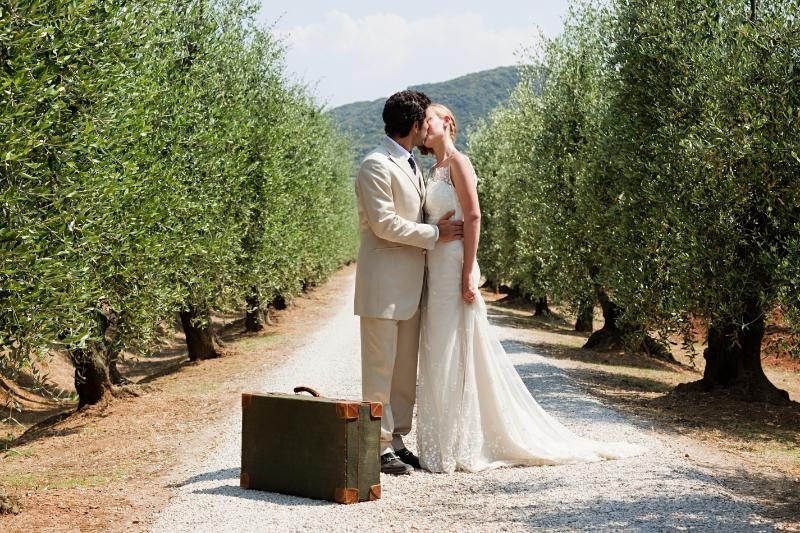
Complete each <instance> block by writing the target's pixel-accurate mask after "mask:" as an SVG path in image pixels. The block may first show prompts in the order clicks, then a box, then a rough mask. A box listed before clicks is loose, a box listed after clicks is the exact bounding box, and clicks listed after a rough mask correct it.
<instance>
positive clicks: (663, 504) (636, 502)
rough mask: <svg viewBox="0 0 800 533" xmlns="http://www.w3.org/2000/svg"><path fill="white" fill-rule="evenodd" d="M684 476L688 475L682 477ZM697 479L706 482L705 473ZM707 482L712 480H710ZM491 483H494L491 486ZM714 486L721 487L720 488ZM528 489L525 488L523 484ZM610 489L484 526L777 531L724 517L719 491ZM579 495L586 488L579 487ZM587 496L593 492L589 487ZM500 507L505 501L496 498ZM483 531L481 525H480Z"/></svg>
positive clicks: (522, 510)
mask: <svg viewBox="0 0 800 533" xmlns="http://www.w3.org/2000/svg"><path fill="white" fill-rule="evenodd" d="M676 474H678V473H676ZM680 474H684V475H685V474H687V473H686V472H681V473H680ZM692 475H697V476H704V475H703V474H701V473H700V472H699V471H696V472H695V473H693V474H692ZM704 477H707V476H704ZM487 481H488V480H487ZM710 483H712V484H714V485H716V483H715V482H713V481H710ZM522 485H524V484H522ZM604 489H607V487H599V490H598V491H597V492H604V493H603V494H602V495H598V496H596V497H593V498H587V499H575V500H574V501H572V502H570V504H569V505H557V503H556V504H554V505H550V506H543V505H541V504H539V505H536V504H531V505H521V506H515V505H510V506H508V507H506V508H504V509H498V511H502V512H498V513H495V515H494V516H491V515H489V516H486V515H485V516H484V517H483V518H482V519H481V522H480V525H481V526H483V527H486V528H487V529H492V527H496V528H498V529H500V528H501V527H502V526H503V524H506V525H507V524H508V523H509V522H511V523H515V524H522V525H525V526H528V527H531V528H534V529H536V528H542V529H552V530H559V531H561V530H569V531H576V530H597V531H616V530H625V531H672V530H686V529H696V530H701V531H726V532H736V531H747V532H749V531H754V530H756V531H757V530H759V529H763V530H768V529H771V527H769V526H768V525H766V524H763V523H761V521H760V520H759V519H758V518H757V517H756V516H755V515H754V513H745V514H733V513H726V512H720V511H721V510H722V511H724V510H725V509H730V507H731V506H730V499H729V497H728V496H727V495H724V494H720V491H719V490H716V491H713V492H711V493H704V494H691V493H690V494H681V493H672V494H657V495H652V494H647V493H643V494H641V495H637V497H635V498H633V499H622V498H615V497H614V494H613V493H612V491H610V490H608V492H605V491H604ZM484 490H485V492H486V493H487V494H494V495H495V496H496V495H497V494H498V492H499V493H500V494H502V492H503V490H504V485H497V484H493V483H487V484H486V487H485V489H484ZM515 490H516V491H526V492H527V491H530V492H535V493H537V494H540V495H541V494H542V493H543V492H546V490H547V489H546V488H542V487H540V486H538V484H536V483H531V484H529V486H527V487H525V486H522V487H517V488H516V489H515ZM576 490H580V488H578V487H576ZM583 490H584V491H587V490H588V488H587V487H584V489H583ZM495 501H502V499H501V498H496V499H495ZM454 512H455V513H457V514H458V515H460V516H459V518H463V519H464V520H470V519H472V520H473V521H474V514H472V513H470V509H469V508H468V506H466V505H465V506H464V507H463V509H461V510H458V509H455V510H454ZM476 525H478V524H476Z"/></svg>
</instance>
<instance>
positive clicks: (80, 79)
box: [0, 0, 356, 368]
mask: <svg viewBox="0 0 800 533" xmlns="http://www.w3.org/2000/svg"><path fill="white" fill-rule="evenodd" d="M256 9H257V5H256V4H255V3H251V2H246V1H243V0H227V1H219V2H212V1H209V0H196V1H182V2H179V3H177V4H176V3H174V2H166V1H156V2H125V1H122V0H93V1H89V0H84V1H80V2H74V1H66V0H64V1H57V0H54V1H48V2H34V3H29V2H10V3H4V4H3V5H2V6H0V65H2V66H1V67H0V131H2V132H3V135H2V137H0V358H2V359H3V366H5V367H9V368H10V367H14V366H21V365H26V364H28V362H29V361H30V359H31V357H32V356H33V355H34V354H35V353H37V351H46V350H48V349H50V348H52V347H53V346H64V345H68V346H83V345H85V344H87V343H91V342H99V341H100V340H101V339H100V337H101V335H102V333H103V332H104V329H105V328H103V326H102V321H103V319H104V318H105V317H108V316H113V317H114V319H115V322H114V323H115V325H116V327H115V328H114V332H113V336H114V338H113V339H111V341H112V342H113V343H114V344H115V345H116V346H118V347H125V348H127V349H138V350H147V349H148V348H149V347H150V346H151V345H152V341H153V340H154V336H155V333H156V331H157V325H158V324H159V323H160V322H162V321H164V320H171V319H172V317H174V314H175V313H176V312H177V311H179V310H182V309H185V308H187V307H188V306H190V305H193V306H198V307H200V308H203V307H215V308H222V309H224V308H235V307H240V306H241V302H242V300H243V299H244V297H245V296H247V295H250V294H251V293H252V292H253V290H254V289H255V290H256V291H257V292H258V293H260V294H261V295H263V296H264V300H263V301H264V304H266V303H267V302H268V301H269V300H268V299H269V298H270V297H272V296H275V295H279V294H280V295H287V296H289V295H291V294H294V293H296V292H297V291H298V290H300V288H301V287H302V286H303V285H304V284H308V283H313V282H316V281H318V280H320V279H322V278H323V277H324V276H326V275H327V274H329V273H330V272H331V271H332V270H334V269H335V268H337V267H338V266H339V265H340V264H342V263H343V262H345V261H347V260H350V259H352V258H353V256H354V253H355V247H356V242H355V235H356V231H355V217H356V215H355V208H354V201H353V195H352V184H351V180H350V176H349V169H350V164H351V158H350V154H349V150H348V147H347V145H346V144H344V141H343V139H342V136H341V135H339V134H338V133H337V132H336V131H335V130H334V129H333V127H332V125H331V124H330V121H329V119H328V118H327V116H326V115H325V114H323V113H322V112H321V110H320V109H319V106H318V105H317V104H315V103H314V102H313V101H312V100H311V99H310V98H309V96H308V95H307V94H306V93H305V91H304V89H303V88H301V87H297V86H293V85H291V84H290V83H289V82H287V81H286V79H285V76H284V71H285V68H284V65H283V49H282V47H281V45H280V44H279V43H278V42H277V41H276V40H275V39H274V38H273V37H272V36H271V35H270V33H269V32H268V31H266V30H264V29H261V28H259V27H257V26H256V25H255V24H254V22H253V14H254V13H255V11H256ZM106 341H108V339H106Z"/></svg>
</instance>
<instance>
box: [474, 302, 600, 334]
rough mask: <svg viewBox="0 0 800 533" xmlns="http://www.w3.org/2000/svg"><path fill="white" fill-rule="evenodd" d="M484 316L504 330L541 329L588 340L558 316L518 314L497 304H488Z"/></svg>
mask: <svg viewBox="0 0 800 533" xmlns="http://www.w3.org/2000/svg"><path fill="white" fill-rule="evenodd" d="M486 314H487V315H488V317H489V320H490V321H491V322H492V324H495V325H497V326H501V327H505V328H515V329H531V328H535V329H541V330H544V331H549V332H551V333H558V334H560V335H568V336H570V337H580V338H583V339H588V338H589V334H587V333H583V332H580V331H575V328H574V327H573V326H574V324H570V323H569V322H567V321H566V320H564V319H563V318H561V317H560V316H559V315H556V314H550V315H547V316H533V315H532V314H520V312H514V311H511V310H509V309H507V308H506V306H503V307H500V306H498V305H497V304H492V303H488V304H487V310H486Z"/></svg>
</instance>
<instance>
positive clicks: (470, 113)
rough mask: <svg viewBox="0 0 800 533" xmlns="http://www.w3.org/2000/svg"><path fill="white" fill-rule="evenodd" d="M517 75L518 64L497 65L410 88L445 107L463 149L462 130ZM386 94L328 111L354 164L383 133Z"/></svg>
mask: <svg viewBox="0 0 800 533" xmlns="http://www.w3.org/2000/svg"><path fill="white" fill-rule="evenodd" d="M519 79H520V71H519V68H518V67H499V68H495V69H492V70H484V71H481V72H475V73H472V74H467V75H466V76H461V77H459V78H455V79H452V80H448V81H443V82H440V83H428V84H424V85H415V86H411V87H409V88H410V89H417V90H418V91H422V92H424V93H425V94H427V95H428V96H430V98H431V100H433V101H434V102H440V103H443V104H445V105H446V106H447V107H449V108H450V109H451V110H452V111H453V114H455V116H456V120H457V121H458V127H459V135H458V140H457V143H456V144H457V145H458V147H459V149H462V150H463V149H466V145H465V142H466V138H467V136H466V133H467V132H468V131H469V130H470V128H471V127H472V126H474V125H475V123H476V122H477V121H478V120H479V119H481V118H482V117H484V116H486V115H487V114H488V113H489V112H490V111H491V110H492V109H494V108H495V107H497V105H498V104H500V103H501V102H503V101H505V100H506V99H507V98H508V96H509V94H510V93H511V91H513V90H514V87H516V86H517V83H518V82H519ZM385 101H386V98H379V99H377V100H372V101H370V102H355V103H352V104H345V105H343V106H339V107H336V108H334V109H332V110H330V111H329V112H330V113H331V115H333V117H334V120H335V121H336V123H337V124H338V125H339V126H340V127H341V129H342V130H343V131H344V132H345V133H347V134H348V135H349V136H350V138H351V141H352V145H353V149H354V151H355V162H356V164H358V163H359V162H360V161H361V159H362V158H363V157H364V156H365V155H366V154H367V152H368V151H369V150H371V149H372V148H374V147H375V145H377V144H378V142H379V141H380V138H381V137H382V136H383V120H382V119H381V112H382V111H383V103H384V102H385Z"/></svg>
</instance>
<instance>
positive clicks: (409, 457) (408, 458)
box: [394, 448, 422, 470]
mask: <svg viewBox="0 0 800 533" xmlns="http://www.w3.org/2000/svg"><path fill="white" fill-rule="evenodd" d="M394 453H396V454H397V457H398V458H399V459H400V460H401V461H403V462H404V463H405V464H407V465H409V466H412V467H414V468H416V469H417V470H420V469H421V468H422V467H421V466H420V465H419V457H417V456H416V455H414V454H413V453H411V450H409V449H408V448H403V449H401V450H397V451H396V452H394Z"/></svg>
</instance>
